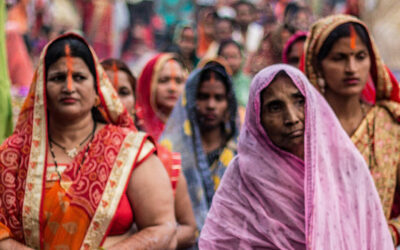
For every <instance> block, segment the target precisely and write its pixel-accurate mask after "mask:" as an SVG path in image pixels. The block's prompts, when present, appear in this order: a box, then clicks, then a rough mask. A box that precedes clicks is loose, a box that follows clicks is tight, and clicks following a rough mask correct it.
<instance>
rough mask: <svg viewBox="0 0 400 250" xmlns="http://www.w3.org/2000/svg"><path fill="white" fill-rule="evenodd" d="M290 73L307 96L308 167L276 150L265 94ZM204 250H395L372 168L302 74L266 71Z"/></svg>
mask: <svg viewBox="0 0 400 250" xmlns="http://www.w3.org/2000/svg"><path fill="white" fill-rule="evenodd" d="M281 70H283V71H285V72H286V73H287V74H288V75H289V77H290V78H291V79H292V80H293V82H294V84H295V85H296V87H297V88H298V89H299V90H300V92H301V93H302V94H303V95H304V96H305V99H306V104H305V105H306V106H305V137H304V143H305V145H304V151H305V154H304V155H305V159H304V162H303V161H302V160H301V159H299V158H297V157H296V156H294V155H292V154H290V153H288V152H285V151H282V150H280V149H279V148H277V147H276V146H274V145H273V144H272V142H271V141H270V140H269V138H268V136H267V134H266V132H265V131H264V129H263V127H262V126H261V122H260V93H261V91H262V90H263V89H265V88H266V87H267V86H268V85H269V84H270V83H271V81H272V80H273V79H274V77H275V75H276V74H277V73H278V72H279V71H281ZM200 248H201V249H394V247H393V243H392V239H391V236H390V233H389V230H388V228H387V223H386V221H385V217H384V215H383V210H382V208H381V204H380V200H379V197H378V193H377V191H376V189H375V186H374V183H373V181H372V178H371V176H370V174H369V171H368V167H367V165H366V163H365V162H364V159H363V157H362V156H361V155H360V153H359V152H358V150H357V149H356V147H355V146H354V145H353V143H352V142H351V140H350V138H349V137H348V136H347V134H346V133H345V131H344V130H343V129H342V127H341V125H340V123H339V121H338V120H337V118H336V116H335V114H334V113H333V111H332V110H331V108H330V107H329V105H328V103H327V102H326V101H325V100H324V98H323V97H322V96H321V95H320V94H319V93H318V91H317V90H316V89H315V88H314V87H313V86H312V85H311V84H310V83H309V82H308V80H307V79H306V77H305V76H304V75H303V73H301V72H300V71H299V70H297V69H295V68H293V67H291V66H288V65H283V64H278V65H274V66H270V67H268V68H266V69H264V70H262V71H261V72H259V73H258V74H257V75H256V76H255V78H254V79H253V82H252V85H251V88H250V97H249V104H248V106H247V110H246V119H245V123H244V125H243V127H242V131H241V133H240V137H239V144H238V155H237V156H236V158H235V159H234V160H233V161H232V162H231V164H230V166H229V167H228V169H227V171H226V172H225V175H224V177H223V180H222V182H221V184H220V187H219V189H218V191H217V193H216V195H215V196H214V199H213V203H212V207H211V210H210V212H209V214H208V216H207V220H206V223H205V226H204V227H203V229H202V232H201V236H200Z"/></svg>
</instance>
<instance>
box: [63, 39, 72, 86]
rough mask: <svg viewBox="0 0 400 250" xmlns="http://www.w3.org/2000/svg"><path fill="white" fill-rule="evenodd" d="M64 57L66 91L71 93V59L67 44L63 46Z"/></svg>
mask: <svg viewBox="0 0 400 250" xmlns="http://www.w3.org/2000/svg"><path fill="white" fill-rule="evenodd" d="M65 57H66V59H67V89H68V90H69V91H72V68H73V67H72V57H71V48H70V47H69V44H66V45H65Z"/></svg>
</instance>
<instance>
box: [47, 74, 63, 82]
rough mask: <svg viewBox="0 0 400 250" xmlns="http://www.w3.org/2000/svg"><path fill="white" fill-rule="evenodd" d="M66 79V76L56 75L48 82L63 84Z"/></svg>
mask: <svg viewBox="0 0 400 250" xmlns="http://www.w3.org/2000/svg"><path fill="white" fill-rule="evenodd" d="M65 79H66V75H64V74H59V75H54V76H50V77H49V79H47V81H51V82H63V81H65Z"/></svg>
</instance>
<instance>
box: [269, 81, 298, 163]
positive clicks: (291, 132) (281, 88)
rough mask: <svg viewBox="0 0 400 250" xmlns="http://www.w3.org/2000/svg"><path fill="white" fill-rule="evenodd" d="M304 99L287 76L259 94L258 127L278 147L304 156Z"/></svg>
mask: <svg viewBox="0 0 400 250" xmlns="http://www.w3.org/2000/svg"><path fill="white" fill-rule="evenodd" d="M304 103H305V99H304V96H303V95H302V94H301V93H300V91H299V90H298V89H297V88H296V86H295V85H294V84H293V82H292V80H291V79H290V78H289V77H288V76H278V77H277V78H276V79H275V80H273V82H272V83H271V84H270V85H269V86H268V87H267V88H266V89H264V90H263V91H262V92H261V124H262V126H263V127H264V129H265V131H266V133H267V134H268V137H269V138H270V140H271V141H272V143H274V144H275V145H276V146H277V147H279V148H281V149H283V150H285V151H288V152H290V153H292V154H294V155H296V156H298V157H299V158H301V159H303V156H304Z"/></svg>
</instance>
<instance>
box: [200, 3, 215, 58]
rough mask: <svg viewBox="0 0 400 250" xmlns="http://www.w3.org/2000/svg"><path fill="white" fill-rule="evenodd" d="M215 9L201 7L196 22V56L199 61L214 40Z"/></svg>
mask: <svg viewBox="0 0 400 250" xmlns="http://www.w3.org/2000/svg"><path fill="white" fill-rule="evenodd" d="M214 21H215V9H214V7H212V6H205V7H201V9H200V10H199V14H198V20H197V32H198V38H199V40H198V46H197V55H198V56H199V58H200V59H201V58H202V57H203V56H204V55H205V54H206V53H207V50H208V48H209V46H210V44H211V43H212V42H213V41H214V39H215V27H214Z"/></svg>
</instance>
